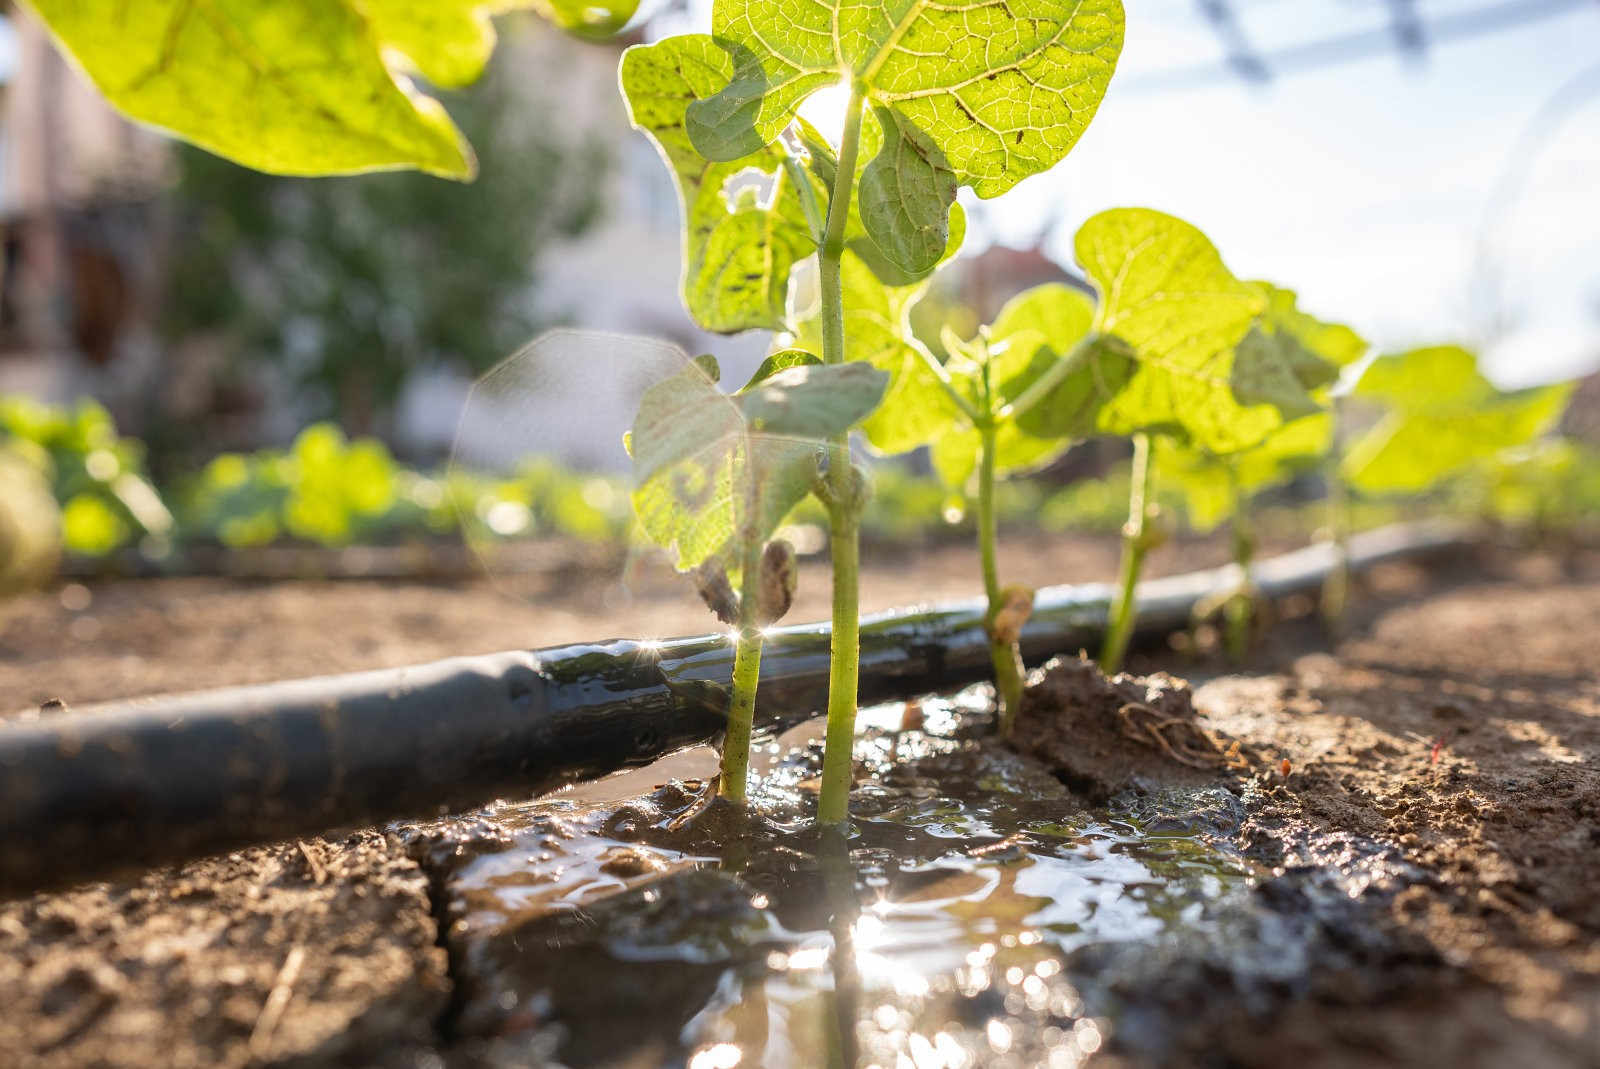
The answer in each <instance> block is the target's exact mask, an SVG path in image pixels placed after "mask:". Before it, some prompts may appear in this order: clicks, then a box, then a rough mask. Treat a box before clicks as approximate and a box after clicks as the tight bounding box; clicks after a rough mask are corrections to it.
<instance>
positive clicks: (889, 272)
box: [795, 114, 967, 287]
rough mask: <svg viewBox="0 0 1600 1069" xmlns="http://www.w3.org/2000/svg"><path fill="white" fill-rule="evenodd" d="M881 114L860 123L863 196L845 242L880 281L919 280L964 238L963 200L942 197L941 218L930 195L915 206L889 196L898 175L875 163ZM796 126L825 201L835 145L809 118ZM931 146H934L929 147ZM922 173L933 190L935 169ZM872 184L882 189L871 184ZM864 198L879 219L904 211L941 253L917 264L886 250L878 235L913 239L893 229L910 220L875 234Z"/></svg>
mask: <svg viewBox="0 0 1600 1069" xmlns="http://www.w3.org/2000/svg"><path fill="white" fill-rule="evenodd" d="M881 119H882V116H879V115H875V114H869V115H866V116H864V117H863V119H862V122H861V152H860V155H859V156H858V157H857V160H856V184H857V185H858V186H860V187H861V195H859V196H855V197H851V198H850V217H849V218H848V219H847V220H846V222H845V232H844V235H845V247H846V248H847V249H849V250H850V251H851V252H853V253H855V254H856V256H858V257H860V258H861V261H862V262H863V263H864V264H866V265H867V266H868V267H870V268H871V269H872V273H873V274H874V275H876V276H877V278H878V281H880V282H882V283H883V284H884V285H885V286H889V287H902V286H910V285H914V284H915V283H917V282H920V281H922V280H923V279H924V278H926V277H927V276H928V275H929V274H930V273H931V272H932V271H933V269H934V268H935V267H937V266H938V265H939V264H941V263H944V262H946V261H947V260H949V259H950V258H951V257H952V256H954V255H955V254H956V253H957V252H959V251H960V249H961V242H962V240H963V239H964V238H965V237H966V231H967V217H966V213H965V212H964V211H962V209H961V205H960V204H958V203H955V202H954V201H953V200H952V199H948V198H947V199H946V200H945V201H944V205H945V206H944V212H945V214H944V216H943V217H939V218H936V217H935V214H934V206H933V198H925V199H924V200H923V201H922V202H921V203H920V205H918V206H914V207H906V206H902V205H899V204H896V203H895V202H894V200H893V198H894V197H895V196H897V195H898V194H897V193H896V192H895V191H894V190H893V189H891V188H888V187H890V186H892V185H893V184H894V183H895V182H896V181H897V178H896V176H895V175H893V174H891V173H888V172H886V171H885V170H884V169H883V167H882V166H881V165H879V163H878V161H879V159H880V157H881V155H882V154H880V152H879V148H880V147H881V146H882V145H883V143H884V127H883V125H882V124H881ZM795 128H796V130H797V132H798V134H799V139H800V143H801V145H802V146H803V147H804V148H805V150H806V156H807V164H808V166H809V167H810V169H811V172H812V173H813V174H814V175H816V178H817V181H818V182H820V183H821V189H820V190H819V192H818V200H819V202H823V203H825V202H826V197H827V193H826V191H827V190H829V189H832V188H833V181H834V176H835V175H836V174H837V173H838V168H839V161H838V160H837V159H836V158H835V156H834V151H833V146H832V145H830V144H828V142H827V140H826V139H825V138H824V137H823V136H822V135H821V134H819V133H818V132H817V131H816V129H815V128H814V127H813V126H812V125H811V124H810V123H808V122H806V121H805V120H804V119H796V120H795ZM933 151H937V149H933ZM875 167H876V168H877V169H876V170H874V168H875ZM930 170H931V168H930ZM869 171H871V172H872V174H873V175H874V177H873V178H871V179H870V180H869V179H868V177H867V176H868V172H869ZM924 177H926V178H927V179H929V180H930V181H931V182H932V184H933V186H934V188H935V189H936V190H937V188H938V187H939V184H940V178H939V174H938V173H937V172H935V173H931V174H929V175H926V176H924ZM908 180H909V181H913V182H914V181H915V177H914V176H913V177H912V178H910V179H908ZM875 186H881V187H883V188H874V187H875ZM950 193H951V197H953V196H954V193H955V187H954V186H951V187H950ZM866 203H872V204H874V205H875V207H874V208H873V211H874V212H875V213H877V214H878V215H879V216H881V217H883V218H887V217H888V216H889V215H891V214H893V213H895V212H897V211H904V212H906V213H907V215H906V219H907V220H908V221H909V220H912V219H913V218H914V219H915V220H916V221H917V222H918V224H919V225H921V226H922V227H924V228H925V229H923V230H922V231H920V235H921V236H920V238H918V240H920V241H926V242H928V243H930V244H931V243H933V242H935V241H937V242H939V243H940V244H939V245H938V247H939V248H940V249H941V250H942V253H941V255H938V256H935V257H933V259H932V260H931V261H929V260H927V259H926V258H925V257H924V258H922V259H921V260H920V262H919V263H918V264H917V266H915V267H908V266H906V263H905V262H897V260H896V258H895V257H894V256H891V255H890V254H889V253H886V252H884V251H883V249H881V248H880V247H879V244H878V243H879V240H882V241H884V242H885V243H890V242H893V241H895V240H902V241H903V242H906V243H908V244H909V243H911V242H910V236H909V235H903V236H902V237H901V238H899V239H897V238H896V236H895V233H894V231H893V229H892V228H893V226H895V225H906V226H907V228H908V229H909V226H908V224H895V223H893V222H890V223H885V224H884V225H885V226H886V227H888V228H890V232H889V233H888V234H881V235H877V236H876V237H875V236H874V235H873V234H872V233H870V232H869V231H868V228H867V224H866V222H865V221H864V220H863V218H862V213H863V211H864V208H863V204H866ZM912 255H913V254H912V253H910V252H906V253H903V254H902V256H901V260H902V261H908V260H909V259H910V258H911V257H912Z"/></svg>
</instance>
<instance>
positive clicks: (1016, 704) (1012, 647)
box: [978, 419, 1022, 736]
mask: <svg viewBox="0 0 1600 1069" xmlns="http://www.w3.org/2000/svg"><path fill="white" fill-rule="evenodd" d="M978 434H979V438H980V441H979V446H978V450H979V455H978V554H979V556H980V557H982V559H983V592H984V594H985V595H987V596H988V599H989V614H988V617H987V619H986V620H985V623H986V625H987V626H988V628H989V658H990V660H991V661H992V662H993V663H994V685H995V690H996V691H997V692H998V695H999V699H1000V734H1001V735H1003V736H1009V735H1010V734H1011V727H1012V725H1013V724H1015V723H1016V719H1017V710H1018V709H1019V708H1020V707H1021V705H1022V651H1021V650H1020V649H1018V648H1017V644H1016V643H1015V642H1005V641H1002V640H1001V639H999V638H997V637H996V636H995V633H994V622H995V617H996V616H997V615H998V614H999V612H1000V610H1001V608H1002V607H1003V606H1002V605H1001V600H1000V568H999V564H998V563H997V561H996V559H995V556H996V554H995V542H996V538H997V533H998V532H997V526H998V525H997V523H996V520H995V507H994V464H995V425H994V421H993V420H992V419H989V420H984V421H983V423H982V425H981V426H980V427H979V428H978Z"/></svg>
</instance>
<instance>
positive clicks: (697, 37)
mask: <svg viewBox="0 0 1600 1069" xmlns="http://www.w3.org/2000/svg"><path fill="white" fill-rule="evenodd" d="M732 73H733V63H732V61H731V60H730V59H729V58H728V55H727V53H726V52H724V51H723V50H722V49H721V48H719V47H717V46H716V44H715V43H714V42H713V41H712V39H711V38H710V37H707V36H704V35H701V34H693V35H685V36H681V37H669V38H667V39H666V40H664V41H661V42H658V43H657V44H653V45H636V46H634V47H632V48H630V49H628V50H627V51H626V52H625V53H623V56H622V69H621V81H622V92H623V96H624V97H625V98H626V100H627V104H628V113H629V117H630V118H631V120H632V122H633V125H634V126H635V127H637V128H638V129H640V130H643V131H644V132H645V133H647V134H649V135H650V136H651V138H652V139H654V140H655V142H656V146H657V147H658V148H659V150H660V152H661V155H662V157H663V158H664V159H665V160H666V162H667V166H668V167H670V168H671V170H672V173H673V176H674V177H675V178H676V180H677V185H678V195H679V200H680V203H681V204H682V206H683V215H684V269H683V300H684V304H685V306H686V307H687V308H688V309H689V314H690V315H691V316H693V317H694V320H695V322H697V323H699V324H700V325H701V326H702V327H704V328H705V329H707V330H712V331H718V332H722V333H731V332H734V331H740V330H750V329H757V328H761V329H768V330H777V329H781V328H782V326H783V325H784V319H785V304H786V300H787V297H788V291H789V273H790V270H791V269H792V268H793V267H794V264H795V263H796V262H797V261H798V260H801V259H803V258H804V257H806V256H809V255H810V254H811V253H812V252H813V251H815V249H816V242H815V241H814V240H813V238H812V236H811V230H810V226H809V224H808V223H807V221H806V217H805V211H804V209H803V207H802V206H801V203H800V199H799V196H798V194H797V192H796V190H795V188H794V185H793V182H792V180H791V177H790V175H789V174H788V172H787V171H786V170H785V169H784V166H783V159H784V153H783V151H782V148H781V146H773V147H767V146H756V148H755V150H754V151H752V152H751V153H749V154H747V155H744V156H741V157H738V158H735V159H732V160H729V161H726V162H721V163H711V162H707V160H706V159H705V158H704V157H703V156H701V155H700V153H698V152H697V151H696V150H695V148H694V146H693V145H692V144H691V143H690V141H689V135H688V133H687V131H686V130H685V129H684V114H685V111H686V109H687V108H688V107H689V106H690V104H691V102H692V101H695V100H698V99H704V98H707V97H710V96H713V95H715V94H716V93H717V92H718V90H720V89H722V88H723V87H724V86H726V85H727V84H728V79H729V77H730V76H731V75H732ZM754 176H762V177H761V181H762V182H764V183H767V184H768V185H769V186H770V188H769V189H768V190H766V191H765V192H764V193H762V192H757V191H756V190H754V189H747V191H746V192H745V193H744V194H742V195H741V194H738V193H737V192H735V193H733V194H732V195H730V187H731V186H736V185H738V183H739V182H740V181H741V180H742V179H744V178H753V177H754Z"/></svg>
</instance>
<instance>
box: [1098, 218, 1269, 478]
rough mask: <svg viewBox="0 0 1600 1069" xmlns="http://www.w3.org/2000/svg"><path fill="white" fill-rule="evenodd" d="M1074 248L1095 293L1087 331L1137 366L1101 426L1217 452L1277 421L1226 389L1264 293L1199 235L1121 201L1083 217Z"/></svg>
mask: <svg viewBox="0 0 1600 1069" xmlns="http://www.w3.org/2000/svg"><path fill="white" fill-rule="evenodd" d="M1076 247H1077V256H1078V262H1079V263H1080V264H1082V265H1083V268H1084V271H1085V272H1086V273H1087V274H1088V276H1089V279H1090V281H1091V282H1093V283H1094V285H1095V288H1096V289H1097V290H1098V291H1099V293H1100V305H1099V308H1098V311H1097V314H1096V324H1095V326H1096V329H1097V330H1098V331H1099V332H1100V333H1104V334H1109V335H1113V336H1115V337H1117V338H1119V339H1121V340H1122V341H1124V342H1126V343H1127V344H1128V345H1129V346H1130V347H1131V348H1132V351H1133V356H1134V358H1135V360H1136V361H1137V363H1138V368H1137V370H1136V371H1134V373H1133V374H1132V376H1131V377H1130V378H1129V380H1128V382H1127V384H1126V386H1124V387H1123V388H1122V389H1121V390H1120V391H1119V392H1118V393H1117V394H1116V396H1115V397H1113V398H1111V399H1110V400H1109V401H1107V403H1106V404H1105V405H1104V406H1103V407H1102V408H1101V409H1100V416H1099V426H1100V429H1101V430H1102V431H1106V432H1109V433H1112V434H1131V433H1133V432H1135V431H1140V430H1155V431H1166V432H1171V433H1178V434H1183V435H1186V436H1187V437H1188V438H1189V439H1191V440H1192V441H1193V442H1195V443H1196V444H1198V445H1201V446H1203V447H1205V448H1207V449H1210V450H1211V451H1213V452H1217V453H1225V452H1231V451H1233V450H1236V449H1242V448H1244V447H1246V446H1248V445H1251V444H1253V443H1255V442H1258V441H1260V440H1261V439H1262V438H1263V437H1264V436H1265V435H1266V434H1267V432H1268V431H1270V430H1272V428H1273V427H1275V426H1277V425H1278V424H1279V423H1280V422H1281V421H1282V416H1281V415H1280V413H1279V412H1278V411H1277V409H1276V408H1275V407H1273V406H1272V405H1270V404H1251V405H1246V404H1243V403H1241V402H1240V401H1239V400H1238V399H1237V398H1236V397H1235V396H1234V390H1233V371H1234V350H1235V347H1236V346H1238V345H1239V343H1240V342H1241V341H1242V340H1243V339H1244V337H1245V335H1246V334H1248V333H1249V331H1250V329H1251V327H1252V326H1254V325H1255V323H1256V319H1257V317H1258V316H1260V315H1261V314H1262V312H1264V311H1265V310H1266V306H1267V300H1266V297H1265V295H1264V294H1263V293H1262V292H1261V291H1260V290H1259V289H1257V288H1256V287H1254V286H1252V285H1250V284H1249V283H1246V282H1242V281H1240V280H1239V279H1237V278H1235V277H1234V275H1233V273H1232V272H1230V271H1229V270H1228V268H1227V266H1226V265H1225V264H1224V263H1223V262H1222V257H1221V256H1220V255H1219V254H1218V253H1217V250H1216V247H1215V246H1213V245H1212V244H1211V242H1210V241H1208V240H1207V239H1206V237H1205V235H1204V234H1202V233H1201V232H1200V231H1199V230H1197V229H1196V228H1195V227H1193V226H1191V225H1189V224H1188V223H1185V222H1184V221H1182V220H1181V219H1176V218H1174V217H1173V216H1170V215H1165V214H1163V213H1161V212H1156V211H1151V210H1149V209H1145V208H1121V209H1115V210H1112V211H1108V212H1102V213H1101V214H1099V215H1097V216H1095V217H1093V218H1092V219H1090V220H1089V221H1088V222H1087V223H1085V224H1084V225H1083V227H1082V228H1081V229H1080V230H1079V231H1078V235H1077V242H1076Z"/></svg>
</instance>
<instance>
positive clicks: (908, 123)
mask: <svg viewBox="0 0 1600 1069" xmlns="http://www.w3.org/2000/svg"><path fill="white" fill-rule="evenodd" d="M1015 7H1016V5H995V4H990V3H986V2H985V3H980V2H965V3H956V4H937V5H936V4H930V3H926V2H924V0H916V2H914V3H909V4H895V5H889V4H877V3H874V4H865V5H856V4H846V3H843V2H842V0H831V2H823V3H817V4H810V5H802V6H800V7H797V8H796V7H792V6H789V5H778V4H775V3H772V2H771V0H719V2H718V3H717V4H716V6H715V7H714V9H713V12H712V33H711V34H710V35H709V36H707V35H685V36H680V37H672V38H668V39H666V40H664V41H661V42H659V43H657V44H654V45H649V46H643V47H635V48H633V49H630V50H629V51H628V53H627V54H626V55H624V57H623V62H622V72H621V82H622V90H623V94H624V96H625V97H626V98H627V100H628V103H629V107H630V110H631V113H632V117H633V121H634V124H635V125H636V126H639V127H640V128H642V129H644V130H646V131H647V132H649V133H650V134H651V135H652V136H654V137H655V139H656V141H657V142H658V144H659V145H660V146H661V149H662V153H663V155H664V157H665V158H666V160H667V162H668V164H669V166H671V167H672V169H673V171H674V174H675V175H676V177H677V180H678V184H679V190H680V193H681V195H682V198H683V203H684V215H685V231H686V236H685V257H684V259H685V270H684V297H685V303H686V304H687V306H688V308H689V310H690V312H691V314H693V315H694V316H695V318H696V319H697V320H698V321H699V322H700V323H701V324H702V325H703V326H706V327H708V328H709V329H715V330H740V329H750V328H766V329H775V330H776V329H783V328H785V327H787V326H790V325H791V324H790V323H789V322H788V319H787V316H786V310H787V296H788V286H789V274H790V269H791V268H792V267H793V266H794V265H795V264H796V263H798V262H800V261H801V260H803V259H805V258H806V257H809V256H811V255H813V254H815V256H816V260H817V279H818V285H819V289H820V308H819V311H818V314H817V321H818V334H819V336H820V337H819V340H820V343H821V344H820V346H819V348H820V349H821V350H822V351H821V353H820V354H819V355H820V356H821V358H822V360H823V362H824V363H825V364H827V365H830V366H834V365H843V364H845V363H846V361H847V360H848V359H849V358H850V357H849V348H848V346H847V341H846V333H845V319H846V308H845V302H844V289H843V282H844V271H845V258H846V256H852V257H854V258H856V259H858V260H860V261H861V264H862V266H863V267H864V268H865V269H866V270H868V271H870V272H871V273H872V274H873V275H874V276H875V277H876V278H877V279H878V280H879V281H881V282H883V283H885V284H887V285H892V286H896V287H905V286H913V285H915V284H916V283H917V282H918V281H919V280H920V279H921V278H923V277H925V276H926V275H927V274H928V273H929V272H931V271H932V270H933V269H934V267H935V266H936V265H937V264H938V263H939V262H940V261H941V260H942V259H944V258H945V257H946V255H947V254H948V253H949V251H950V247H951V244H952V242H951V233H952V230H953V229H956V228H954V227H952V225H951V210H952V202H953V201H954V199H955V195H956V190H957V188H958V187H960V186H968V187H970V188H972V189H973V190H974V191H975V192H976V193H977V195H978V196H980V197H994V196H998V195H1000V194H1002V193H1004V192H1006V191H1007V190H1008V189H1010V188H1011V187H1012V186H1013V185H1015V184H1016V183H1017V182H1019V181H1021V180H1022V179H1023V178H1026V177H1028V176H1029V175H1031V174H1035V173H1038V172H1040V171H1043V170H1046V169H1047V168H1049V167H1051V166H1053V165H1054V164H1055V163H1057V162H1058V161H1059V160H1060V159H1061V158H1062V157H1063V156H1065V155H1066V154H1067V152H1068V151H1069V150H1070V149H1071V148H1072V146H1073V144H1075V143H1076V142H1077V140H1078V138H1079V137H1080V136H1081V134H1082V133H1083V131H1084V129H1085V128H1086V127H1087V126H1088V124H1089V121H1090V119H1091V118H1092V117H1093V114H1094V111H1095V109H1096V107H1097V106H1098V104H1099V101H1100V99H1101V97H1102V96H1103V95H1104V93H1105V89H1106V86H1107V84H1108V83H1109V81H1110V78H1111V72H1112V70H1113V68H1114V67H1115V64H1116V60H1117V56H1118V54H1119V53H1120V51H1121V46H1122V30H1123V16H1122V7H1121V4H1120V2H1118V0H1085V2H1084V3H1080V4H1077V5H1074V6H1073V7H1072V8H1070V9H1068V8H1067V7H1065V6H1063V5H1058V4H1054V3H1043V2H1030V3H1025V4H1023V5H1021V7H1022V10H1014V8H1015ZM839 84H843V85H845V86H846V87H847V89H848V103H847V104H846V107H845V112H844V116H843V132H842V134H841V136H840V138H839V142H838V144H837V145H832V144H829V143H828V142H827V141H826V140H825V139H824V138H823V137H822V136H821V135H820V134H819V133H818V132H817V131H816V130H815V129H814V128H812V127H810V126H809V124H806V123H803V122H800V121H797V110H798V108H799V106H800V104H801V103H802V102H803V101H804V100H805V99H806V98H807V97H808V96H810V95H811V94H812V93H814V92H816V91H818V90H820V89H825V88H830V87H832V86H835V85H839ZM752 169H753V170H754V171H755V172H757V173H759V174H762V175H765V176H768V179H769V180H770V182H771V184H772V189H771V190H770V191H769V192H768V193H767V194H766V195H765V196H761V195H759V194H757V193H755V192H753V191H751V190H749V189H748V188H746V189H737V188H735V189H734V190H733V191H732V194H733V195H732V196H728V195H726V194H727V193H728V189H727V188H726V187H728V185H729V180H730V179H735V178H737V177H738V176H741V175H743V174H745V173H746V172H749V171H751V170H752ZM898 326H899V325H898V324H896V325H895V329H898ZM895 355H899V356H901V357H904V355H905V354H904V353H898V354H891V355H889V356H888V357H886V359H888V360H889V361H893V359H894V356H895ZM912 355H913V356H914V355H915V354H912ZM873 362H874V363H877V362H878V361H873ZM879 366H882V365H881V364H880V365H879ZM885 370H887V371H888V372H889V373H890V375H891V382H890V385H889V390H890V391H891V394H892V393H893V392H894V391H895V390H896V388H897V385H903V384H898V383H897V382H896V381H895V380H896V379H897V378H898V376H897V375H896V372H903V371H904V362H903V360H902V364H901V366H900V367H898V368H892V367H891V368H885ZM891 403H896V402H895V401H894V399H893V398H891ZM898 403H901V404H903V403H905V402H904V400H903V399H901V400H900V401H899V402H898ZM816 490H817V495H818V497H819V499H820V500H821V501H822V502H823V504H824V505H825V506H826V507H827V509H828V516H829V533H830V547H831V550H832V554H833V570H834V596H833V631H832V665H831V669H830V672H831V675H830V686H829V700H828V728H827V745H826V754H825V757H824V766H823V774H822V794H821V798H820V800H819V804H818V819H819V821H820V822H821V823H822V824H824V825H838V824H841V823H842V822H843V821H844V820H845V818H846V815H847V806H848V799H849V789H850V781H851V773H850V769H851V751H852V747H853V741H854V733H855V715H856V697H857V685H858V676H859V658H860V648H859V619H858V616H859V614H858V604H859V592H858V578H859V524H860V516H861V511H862V508H863V506H864V503H865V499H866V494H867V482H866V479H865V477H864V475H863V474H862V473H861V472H860V471H859V470H858V469H857V468H856V466H855V465H854V464H853V463H852V461H851V457H850V448H849V432H848V430H841V431H839V432H838V433H836V434H834V435H833V437H832V439H831V441H830V443H829V448H828V450H827V463H826V468H825V470H824V473H823V477H822V479H821V480H820V481H819V483H818V485H817V487H816Z"/></svg>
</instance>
